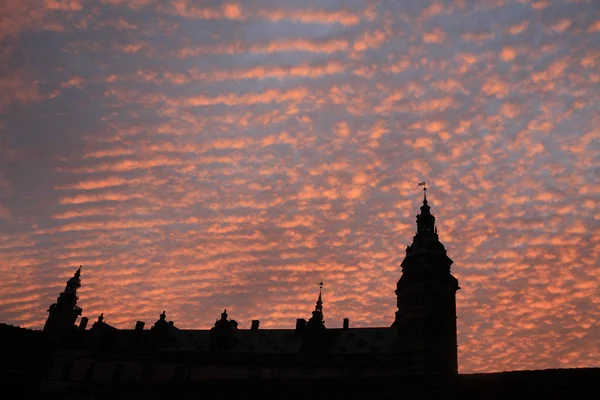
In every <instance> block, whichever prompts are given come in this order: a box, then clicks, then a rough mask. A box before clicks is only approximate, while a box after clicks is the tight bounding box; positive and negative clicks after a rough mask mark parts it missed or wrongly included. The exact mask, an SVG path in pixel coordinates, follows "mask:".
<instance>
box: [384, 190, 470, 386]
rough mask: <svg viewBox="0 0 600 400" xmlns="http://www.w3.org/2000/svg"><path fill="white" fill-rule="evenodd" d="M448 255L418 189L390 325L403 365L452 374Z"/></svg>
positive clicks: (454, 283)
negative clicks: (410, 237)
mask: <svg viewBox="0 0 600 400" xmlns="http://www.w3.org/2000/svg"><path fill="white" fill-rule="evenodd" d="M451 264H452V260H451V259H450V258H449V257H448V256H447V255H446V249H445V248H444V245H443V244H442V243H441V242H440V241H439V238H438V234H437V228H436V227H435V216H434V215H433V214H431V213H430V207H429V204H428V203H427V189H426V188H424V189H423V205H422V206H421V213H420V214H418V215H417V233H416V235H415V236H414V238H413V242H412V244H411V245H410V246H407V248H406V257H405V258H404V261H402V264H401V266H402V277H401V278H400V280H399V281H398V285H397V289H396V296H397V298H398V311H396V319H395V322H394V325H395V327H396V328H397V329H398V350H399V352H400V354H401V357H402V360H403V363H404V365H405V367H406V370H407V371H416V372H424V373H440V374H457V373H458V351H457V340H456V291H457V290H458V289H460V287H459V286H458V280H457V279H456V278H455V277H453V276H452V274H451V273H450V265H451Z"/></svg>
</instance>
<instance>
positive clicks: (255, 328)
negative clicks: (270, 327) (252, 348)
mask: <svg viewBox="0 0 600 400" xmlns="http://www.w3.org/2000/svg"><path fill="white" fill-rule="evenodd" d="M258 324H260V321H259V320H257V319H253V320H252V326H250V330H251V331H257V330H258Z"/></svg>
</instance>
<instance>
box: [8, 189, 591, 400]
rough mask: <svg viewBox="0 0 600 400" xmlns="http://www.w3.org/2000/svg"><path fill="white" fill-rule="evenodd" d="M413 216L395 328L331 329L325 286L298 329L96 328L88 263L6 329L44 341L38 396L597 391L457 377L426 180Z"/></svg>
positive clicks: (451, 296)
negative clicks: (33, 315) (84, 273)
mask: <svg viewBox="0 0 600 400" xmlns="http://www.w3.org/2000/svg"><path fill="white" fill-rule="evenodd" d="M416 224H417V229H416V234H415V235H414V237H413V240H412V243H411V245H409V246H407V247H406V256H405V258H404V260H403V261H402V263H401V267H402V274H401V277H400V279H399V280H398V282H397V286H396V291H395V294H396V297H397V307H398V309H397V311H396V313H395V315H394V316H390V317H393V322H392V323H391V324H390V326H388V327H373V328H351V327H350V324H349V320H348V319H347V318H346V319H344V323H343V327H342V328H335V329H332V328H327V327H326V326H325V323H324V311H323V304H324V301H323V296H322V291H321V290H319V294H318V298H317V301H316V305H315V308H314V311H313V312H312V316H311V317H310V318H309V319H308V320H305V319H303V318H299V319H297V321H296V326H295V328H293V329H261V328H260V323H259V321H258V320H254V321H252V323H251V326H250V327H249V328H248V329H243V328H241V327H239V326H238V324H237V322H236V321H235V320H233V319H230V318H229V315H228V314H227V310H224V311H223V313H222V314H221V316H220V318H218V319H217V320H216V322H215V324H214V326H213V327H212V328H211V329H209V330H188V329H179V328H177V327H176V325H175V324H174V323H173V322H172V321H167V315H166V313H165V312H164V311H163V313H162V314H161V315H160V316H159V318H158V320H157V321H156V322H155V323H154V324H153V326H152V327H151V328H150V329H144V326H145V323H144V322H142V321H138V322H137V323H136V325H135V327H134V328H133V329H129V330H127V329H125V330H123V329H117V328H115V327H113V326H110V325H109V324H108V323H106V322H105V321H104V316H103V314H101V315H100V316H99V317H98V319H97V321H95V322H94V323H93V324H92V326H91V328H89V329H88V321H89V320H88V318H86V317H82V318H81V320H80V322H79V325H76V322H77V319H78V318H79V317H80V316H81V315H82V309H81V308H80V307H79V306H78V305H77V301H78V296H77V290H78V289H79V288H80V286H81V267H80V268H79V269H78V270H77V271H76V272H75V274H74V276H73V277H72V278H70V279H69V280H68V281H67V284H66V287H65V289H64V291H63V292H62V293H60V295H59V296H58V298H57V301H56V303H54V304H52V305H51V306H50V308H49V309H48V313H49V315H48V319H47V321H46V323H45V325H44V328H43V331H42V332H39V331H38V332H36V333H33V332H28V333H26V332H22V331H19V332H16V333H15V332H13V331H14V330H11V331H10V332H12V333H11V335H13V336H14V337H15V338H20V339H18V340H21V341H22V343H26V344H23V345H22V346H23V347H25V346H29V347H31V346H33V343H37V344H35V346H38V347H39V348H40V349H45V351H41V350H40V351H37V352H35V354H36V355H30V356H29V357H30V359H29V361H28V362H29V364H27V362H24V364H23V365H25V366H26V365H32V364H34V363H36V365H46V366H47V368H46V367H44V368H42V367H38V369H39V370H40V371H41V372H39V392H36V394H37V395H39V396H40V397H39V398H74V399H75V398H99V397H102V396H103V395H104V396H106V397H108V396H110V397H111V398H118V397H119V396H122V398H137V397H138V396H139V398H142V397H143V398H163V397H166V396H170V397H173V396H175V395H181V396H182V397H184V398H190V396H191V397H193V395H194V394H198V393H204V394H206V393H217V392H218V393H222V394H223V393H229V395H232V393H234V392H236V390H238V391H240V392H243V393H259V394H260V395H261V396H262V397H267V395H268V394H270V395H273V396H275V397H278V396H285V397H288V398H301V397H302V398H304V397H306V396H307V395H310V396H311V397H315V398H316V397H320V398H321V397H322V398H324V397H333V398H337V395H340V396H341V395H342V393H343V397H344V398H363V397H364V394H365V393H379V395H382V394H383V393H388V394H389V395H390V398H391V397H394V396H396V395H397V394H402V395H403V396H405V397H408V398H411V396H417V397H422V396H425V397H427V398H432V397H441V396H442V395H445V394H448V393H454V394H465V393H470V394H480V395H485V396H486V397H487V398H502V397H503V396H505V395H511V394H514V393H513V392H514V391H517V392H519V393H520V394H527V393H531V394H532V395H536V396H539V395H544V396H545V397H546V398H553V397H552V396H553V395H556V394H561V395H565V393H567V392H566V390H570V392H568V395H569V396H570V397H572V398H576V397H577V396H576V395H577V394H581V395H584V397H581V398H587V397H585V396H587V395H588V394H590V393H595V394H597V393H598V388H597V385H595V382H597V381H598V378H600V374H599V370H598V369H597V368H593V369H579V370H575V371H570V372H569V371H568V370H558V372H556V371H554V370H547V371H541V372H536V371H520V372H514V373H512V374H513V375H503V376H502V378H498V377H495V378H493V379H491V380H490V379H488V380H485V379H487V378H477V379H474V378H473V376H472V375H471V376H466V377H465V376H462V377H461V376H460V375H459V374H458V353H457V350H458V349H457V347H458V346H457V329H456V320H457V315H456V292H457V291H458V290H459V289H460V287H459V285H458V281H457V279H456V278H455V277H453V276H452V274H451V268H450V267H451V265H452V260H451V259H450V258H449V257H448V255H447V254H446V249H445V248H444V245H443V244H442V243H441V242H440V240H439V237H438V234H437V229H436V226H435V216H434V215H433V214H432V213H431V208H430V206H429V204H428V201H427V192H426V188H424V192H423V204H422V205H421V208H420V213H419V214H417V216H416ZM321 288H322V283H321ZM390 319H392V318H390ZM1 332H2V331H1V330H0V333H1ZM35 335H37V336H35ZM34 336H35V337H34ZM26 337H27V338H26ZM30 337H31V338H30ZM14 340H15V341H14V342H13V344H14V343H17V339H14ZM19 343H21V342H19ZM39 343H43V345H40V344H39ZM18 347H19V346H13V348H18ZM9 351H16V350H14V349H12V350H11V349H9ZM36 357H37V358H36ZM15 359H18V357H15ZM45 362H47V363H46V364H44V363H45ZM23 368H25V367H23ZM514 374H517V375H514ZM523 374H529V375H527V376H525V375H523ZM556 374H558V375H556ZM483 375H485V374H483ZM25 381H26V380H25ZM36 382H37V381H36ZM524 382H525V383H524ZM0 383H1V382H0ZM9 383H11V382H9ZM13 384H14V382H13ZM561 385H562V386H561ZM594 385H595V386H594ZM575 386H577V389H574V387H575ZM511 390H512V391H513V392H511ZM331 391H335V392H336V393H337V395H336V394H333V393H331ZM42 395H44V396H45V397H43V396H42ZM574 395H575V396H574ZM295 396H297V397H295ZM380 397H381V396H380ZM590 398H591V397H590Z"/></svg>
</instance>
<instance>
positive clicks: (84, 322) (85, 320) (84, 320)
mask: <svg viewBox="0 0 600 400" xmlns="http://www.w3.org/2000/svg"><path fill="white" fill-rule="evenodd" d="M88 321H89V319H88V317H81V321H80V322H79V330H80V331H85V328H86V327H87V324H88Z"/></svg>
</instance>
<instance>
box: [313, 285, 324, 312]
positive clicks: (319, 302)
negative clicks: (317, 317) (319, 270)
mask: <svg viewBox="0 0 600 400" xmlns="http://www.w3.org/2000/svg"><path fill="white" fill-rule="evenodd" d="M322 293H323V281H321V282H319V298H318V299H317V305H316V307H315V311H319V312H323V300H322V298H321V295H322Z"/></svg>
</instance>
